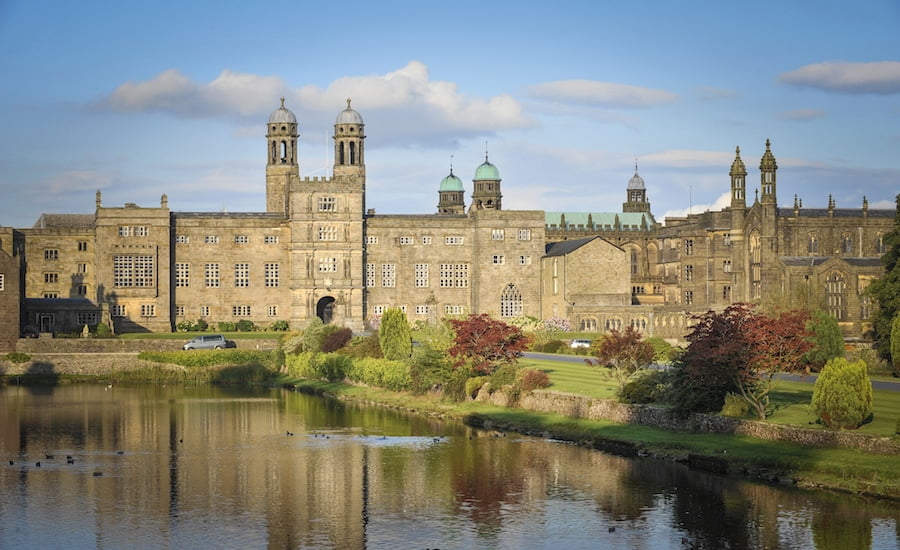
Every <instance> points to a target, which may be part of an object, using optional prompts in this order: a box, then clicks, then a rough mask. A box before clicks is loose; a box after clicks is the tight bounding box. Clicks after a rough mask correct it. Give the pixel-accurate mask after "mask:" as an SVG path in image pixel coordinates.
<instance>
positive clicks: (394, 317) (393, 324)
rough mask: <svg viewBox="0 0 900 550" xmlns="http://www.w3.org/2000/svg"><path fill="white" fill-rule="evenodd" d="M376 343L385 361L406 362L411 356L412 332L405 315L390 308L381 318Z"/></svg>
mask: <svg viewBox="0 0 900 550" xmlns="http://www.w3.org/2000/svg"><path fill="white" fill-rule="evenodd" d="M378 342H379V343H380V344H381V353H383V354H384V358H385V359H391V360H395V361H399V360H407V359H409V356H410V355H412V330H411V329H410V328H409V321H407V320H406V314H405V313H403V312H402V311H401V310H399V309H397V308H390V309H388V310H387V311H385V312H384V314H383V315H382V316H381V326H380V327H379V329H378Z"/></svg>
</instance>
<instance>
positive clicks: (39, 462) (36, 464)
mask: <svg viewBox="0 0 900 550" xmlns="http://www.w3.org/2000/svg"><path fill="white" fill-rule="evenodd" d="M34 467H35V468H40V467H41V461H40V460H38V461H37V462H35V463H34Z"/></svg>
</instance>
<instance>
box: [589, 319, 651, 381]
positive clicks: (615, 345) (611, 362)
mask: <svg viewBox="0 0 900 550" xmlns="http://www.w3.org/2000/svg"><path fill="white" fill-rule="evenodd" d="M591 351H592V352H593V353H594V357H596V359H595V360H590V359H588V360H587V361H588V363H590V364H592V365H594V366H598V367H609V368H610V369H611V372H612V376H613V378H615V379H616V381H617V382H618V383H619V393H620V394H621V393H622V388H623V387H624V386H625V382H626V381H627V380H628V378H629V377H630V376H631V375H632V374H634V373H636V372H637V371H638V370H640V369H643V368H646V367H648V366H649V365H650V363H652V362H653V358H654V357H655V356H656V351H655V350H654V349H653V346H652V345H651V344H650V342H647V341H646V340H644V339H643V338H642V337H641V333H640V332H638V331H637V330H635V328H634V327H633V326H629V327H628V328H626V329H625V331H624V332H619V331H618V330H613V331H611V332H609V333H607V334H604V335H603V336H602V337H601V338H600V341H599V343H597V344H595V345H593V346H592V347H591Z"/></svg>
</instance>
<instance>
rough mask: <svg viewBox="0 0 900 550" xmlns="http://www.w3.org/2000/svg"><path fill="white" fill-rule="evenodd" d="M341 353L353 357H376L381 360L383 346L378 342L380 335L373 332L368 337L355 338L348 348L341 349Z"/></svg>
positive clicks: (351, 340)
mask: <svg viewBox="0 0 900 550" xmlns="http://www.w3.org/2000/svg"><path fill="white" fill-rule="evenodd" d="M341 353H343V354H345V355H349V356H351V357H374V358H375V359H381V358H382V357H384V355H382V353H381V344H380V343H379V342H378V333H377V332H373V333H372V334H369V335H367V336H354V337H353V338H351V339H350V343H349V345H348V346H345V347H344V348H342V349H341Z"/></svg>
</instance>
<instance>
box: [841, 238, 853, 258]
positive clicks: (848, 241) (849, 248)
mask: <svg viewBox="0 0 900 550" xmlns="http://www.w3.org/2000/svg"><path fill="white" fill-rule="evenodd" d="M841 253H842V254H853V235H851V234H850V233H842V234H841Z"/></svg>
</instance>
